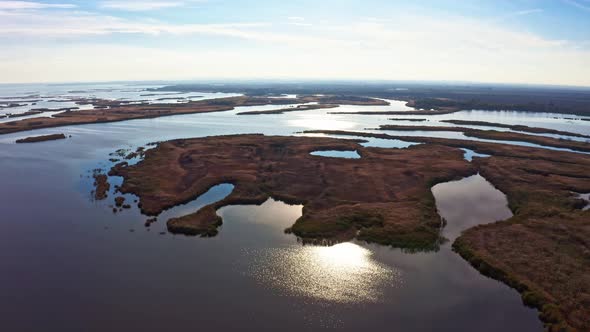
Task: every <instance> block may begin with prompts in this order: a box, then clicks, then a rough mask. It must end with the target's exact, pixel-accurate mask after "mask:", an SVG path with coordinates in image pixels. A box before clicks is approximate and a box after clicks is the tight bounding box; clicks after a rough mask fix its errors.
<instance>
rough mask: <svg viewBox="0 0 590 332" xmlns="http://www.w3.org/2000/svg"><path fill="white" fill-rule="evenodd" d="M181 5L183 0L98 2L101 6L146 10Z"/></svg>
mask: <svg viewBox="0 0 590 332" xmlns="http://www.w3.org/2000/svg"><path fill="white" fill-rule="evenodd" d="M183 5H184V2H181V1H103V2H101V3H100V7H101V8H105V9H116V10H126V11H148V10H157V9H164V8H172V7H180V6H183Z"/></svg>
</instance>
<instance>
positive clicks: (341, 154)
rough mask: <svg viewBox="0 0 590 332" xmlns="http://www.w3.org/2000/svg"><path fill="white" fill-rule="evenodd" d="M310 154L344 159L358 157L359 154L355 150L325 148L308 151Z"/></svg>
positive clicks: (359, 156)
mask: <svg viewBox="0 0 590 332" xmlns="http://www.w3.org/2000/svg"><path fill="white" fill-rule="evenodd" d="M310 154H311V155H312V156H320V157H329V158H344V159H360V158H361V155H360V154H358V152H357V151H356V150H355V151H336V150H325V151H313V152H311V153H310Z"/></svg>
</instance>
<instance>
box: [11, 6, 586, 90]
mask: <svg viewBox="0 0 590 332" xmlns="http://www.w3.org/2000/svg"><path fill="white" fill-rule="evenodd" d="M0 42H1V43H2V45H3V48H2V50H0V82H62V81H110V80H159V79H161V80H174V79H232V78H240V79H243V78H249V79H256V78H278V79H305V78H308V79H378V80H444V81H475V82H505V83H537V84H567V85H585V86H590V0H512V1H504V0H499V1H498V0H496V1H483V0H474V1H445V0H442V1H420V2H417V1H413V2H409V1H392V0H388V1H386V0H363V1H352V0H339V1H337V0H328V1H320V0H315V1H310V0H300V1H289V2H286V1H267V0H248V1H230V0H149V1H143V0H138V1H125V0H98V1H77V0H52V1H1V0H0Z"/></svg>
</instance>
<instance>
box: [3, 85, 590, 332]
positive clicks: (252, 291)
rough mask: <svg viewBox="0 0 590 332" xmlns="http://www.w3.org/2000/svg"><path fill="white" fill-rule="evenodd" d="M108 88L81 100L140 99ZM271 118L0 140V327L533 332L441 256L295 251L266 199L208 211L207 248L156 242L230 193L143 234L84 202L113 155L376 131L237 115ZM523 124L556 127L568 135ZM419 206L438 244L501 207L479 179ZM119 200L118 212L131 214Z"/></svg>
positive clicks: (219, 192) (322, 117)
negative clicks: (248, 136) (160, 144)
mask: <svg viewBox="0 0 590 332" xmlns="http://www.w3.org/2000/svg"><path fill="white" fill-rule="evenodd" d="M109 86H110V85H100V86H94V87H93V89H95V90H94V91H93V92H92V94H96V95H101V96H103V95H104V96H110V97H113V98H127V97H125V96H127V95H129V94H135V95H137V97H136V98H144V97H140V96H139V95H140V94H145V93H146V92H145V91H144V90H141V89H140V88H138V87H136V86H115V87H114V88H113V87H112V86H111V90H110V91H109ZM52 89H53V90H60V91H61V92H60V91H53V90H52ZM88 89H90V88H89V87H88V86H57V87H47V86H40V87H36V86H27V87H26V88H23V87H22V86H21V87H18V88H9V87H6V86H2V89H1V90H2V91H1V92H2V93H3V95H4V96H11V94H12V93H17V92H18V93H20V95H24V94H25V93H28V92H39V93H41V94H49V93H50V92H52V91H53V92H55V93H58V92H59V93H63V94H68V93H72V92H68V91H82V90H88ZM128 90H129V91H131V90H133V92H127V91H128ZM9 93H11V94H9ZM78 93H80V92H78ZM191 95H205V94H202V93H191ZM154 97H156V96H154ZM162 97H164V96H159V98H162ZM399 107H402V106H401V105H397V104H396V105H393V106H389V107H384V108H389V109H391V108H399ZM275 108H276V106H274V107H273V106H271V108H266V107H242V108H240V109H236V110H233V111H228V112H221V113H209V114H193V115H182V116H171V117H165V118H158V119H142V120H133V121H125V122H117V123H107V124H90V125H82V126H71V127H63V128H52V129H44V130H38V131H34V132H23V133H15V134H10V135H3V136H0V183H2V189H0V202H1V203H0V204H1V207H2V212H3V215H2V219H1V221H0V226H1V227H2V231H1V232H0V263H1V266H2V268H1V273H0V285H1V286H0V292H1V294H2V296H1V297H0V310H1V311H2V313H3V319H2V322H0V326H2V327H3V329H4V330H7V331H38V330H59V331H79V330H84V331H104V330H140V329H141V330H146V331H151V330H179V331H184V330H191V331H193V330H195V329H204V330H243V329H244V328H245V327H248V328H249V329H251V330H276V329H281V330H285V331H296V330H310V329H319V328H338V329H340V330H348V331H355V330H360V329H375V330H377V329H378V330H383V329H386V328H387V329H390V328H396V329H399V330H401V331H431V330H432V329H433V327H435V328H436V329H437V330H439V331H459V330H477V331H497V330H507V331H510V330H513V331H539V330H541V324H540V322H539V321H538V319H537V318H536V312H535V311H533V310H530V309H528V308H526V307H524V306H523V305H522V303H521V300H520V297H519V295H518V294H517V293H516V291H514V290H512V289H509V288H508V287H507V286H505V285H503V284H501V283H498V282H496V281H493V280H490V279H488V278H486V277H483V276H481V275H480V274H479V273H478V272H477V271H476V270H474V269H473V268H471V267H470V266H469V265H468V264H467V263H466V262H465V261H464V260H463V259H462V258H461V257H459V256H458V255H457V254H455V253H453V252H452V250H451V248H450V243H446V244H443V245H442V246H441V248H440V250H439V251H438V252H430V253H414V254H411V253H406V252H403V251H401V250H394V249H391V248H388V247H383V246H378V245H367V244H363V243H358V242H351V243H345V244H340V245H336V246H333V247H317V246H302V245H301V244H300V243H299V242H298V241H297V239H296V237H295V236H293V235H289V234H285V233H284V232H283V231H284V229H285V228H286V227H289V226H290V225H292V224H293V223H294V222H295V220H296V219H297V218H298V217H299V216H300V215H301V209H302V206H300V205H296V206H290V205H287V204H285V203H282V202H280V201H275V200H272V199H270V200H269V201H267V202H265V203H264V204H262V205H260V206H229V207H225V208H222V209H220V210H219V211H218V214H219V215H221V216H222V217H223V225H222V226H221V228H220V233H219V235H218V236H216V237H214V238H206V239H204V238H194V237H186V236H173V235H171V234H169V233H167V231H166V226H165V222H166V219H167V218H169V217H173V216H178V215H182V214H186V213H190V212H193V211H194V210H197V209H198V208H200V207H202V206H204V205H206V204H210V203H212V202H215V201H217V200H220V199H222V198H223V197H225V196H226V195H228V194H229V193H230V192H231V190H232V187H231V185H228V184H222V185H219V186H215V187H213V188H211V190H209V191H208V192H207V193H206V194H205V195H203V196H201V197H199V198H198V199H196V200H194V201H193V202H189V203H187V204H186V205H183V206H179V207H175V208H172V209H170V210H168V211H165V212H164V213H163V214H162V215H161V216H160V217H159V218H158V221H157V222H156V223H155V224H153V225H152V226H151V227H149V228H147V227H145V226H144V223H145V220H146V219H147V218H146V217H145V216H142V215H141V214H140V213H139V210H138V208H137V207H136V206H135V204H132V205H133V207H132V208H131V209H128V210H123V211H121V212H118V213H116V214H114V213H113V212H112V208H111V207H110V206H109V205H112V199H113V197H114V195H115V194H114V192H113V189H114V188H113V189H112V190H111V192H110V193H109V198H108V199H107V200H105V201H93V200H92V199H91V197H90V194H89V193H90V191H91V190H92V186H91V184H92V182H93V181H92V179H91V178H90V177H89V175H90V174H89V173H88V171H89V170H92V169H94V168H97V167H102V168H108V167H109V166H110V165H111V164H112V163H110V162H108V161H107V160H108V159H109V158H110V156H109V153H111V152H113V151H115V150H117V149H120V148H126V149H131V150H135V149H136V148H137V147H140V146H145V145H146V144H147V143H149V142H154V141H161V140H168V139H174V138H183V137H197V136H210V135H223V134H236V133H265V134H269V135H291V134H293V133H295V132H299V131H302V130H307V129H329V130H336V129H342V130H363V129H364V128H368V127H373V128H374V127H376V126H378V125H379V124H384V123H387V118H388V117H387V116H357V115H353V116H348V115H332V114H328V113H327V111H326V110H314V111H306V112H293V113H285V114H281V115H272V116H253V117H245V116H236V115H235V114H236V113H237V112H239V111H248V110H261V109H275ZM343 108H344V109H350V108H354V109H375V108H377V109H378V108H379V107H364V108H363V107H343ZM461 113H462V112H461ZM458 114H460V113H457V114H456V115H458ZM533 117H534V116H533V115H530V114H527V115H526V119H532V118H533ZM455 118H456V117H455ZM502 119H503V118H502V117H501V116H498V119H495V118H494V119H493V120H494V121H497V122H498V121H499V120H502ZM535 119H536V118H535ZM489 120H490V121H492V119H489ZM537 121H548V122H547V123H549V124H553V125H557V124H564V123H565V122H563V121H566V120H563V119H562V120H559V119H549V120H545V119H544V118H539V119H537ZM567 121H569V120H567ZM588 124H589V125H590V123H588ZM588 128H589V127H588V125H585V126H584V125H580V127H579V129H580V130H582V129H584V130H585V131H586V132H587V130H588ZM562 129H563V128H562ZM62 132H63V133H66V134H68V135H72V137H71V138H68V139H66V140H60V141H50V142H43V143H38V144H27V145H16V144H14V141H15V140H16V139H18V138H22V137H26V136H30V135H32V134H34V135H44V134H50V133H62ZM431 134H432V133H431ZM435 134H436V133H435ZM367 140H368V141H369V142H368V143H363V144H364V145H367V146H383V147H390V148H405V147H408V146H410V145H413V144H416V143H412V142H411V141H407V142H406V141H398V140H378V139H367ZM117 181H119V182H117ZM111 182H112V184H113V185H114V184H117V183H120V179H116V178H112V179H111ZM433 193H434V195H435V197H436V201H437V206H438V208H439V210H440V212H441V215H442V216H443V217H444V218H445V219H446V220H447V221H448V225H447V227H446V228H445V229H444V231H443V232H444V233H443V235H444V236H446V237H447V238H449V239H451V240H452V239H454V238H455V237H456V236H458V234H460V232H461V231H462V230H464V229H465V228H468V227H471V226H473V225H475V224H478V223H486V222H493V221H495V220H499V219H503V218H507V217H509V216H510V214H509V213H510V212H509V210H507V208H506V201H505V197H504V196H503V195H502V194H501V193H500V192H498V191H497V190H495V189H494V188H493V187H492V186H491V185H489V183H487V182H486V181H485V179H483V178H481V177H479V176H475V177H470V178H467V179H464V180H462V181H458V182H451V183H446V184H440V185H437V186H436V187H435V188H433ZM126 197H127V201H128V202H133V200H134V199H135V198H134V197H133V196H132V195H127V196H126ZM162 233H163V234H162Z"/></svg>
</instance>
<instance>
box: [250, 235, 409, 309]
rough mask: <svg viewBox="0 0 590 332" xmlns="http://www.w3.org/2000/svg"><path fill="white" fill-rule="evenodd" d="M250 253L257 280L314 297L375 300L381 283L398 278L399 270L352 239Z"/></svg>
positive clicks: (378, 296) (320, 298)
mask: <svg viewBox="0 0 590 332" xmlns="http://www.w3.org/2000/svg"><path fill="white" fill-rule="evenodd" d="M254 255H255V256H257V258H256V264H254V265H253V271H252V272H253V274H254V276H255V277H256V278H257V279H258V280H259V281H260V282H261V283H264V284H268V285H270V286H271V287H279V288H282V289H284V290H285V291H287V292H288V293H290V294H292V295H298V296H305V297H310V298H313V299H316V300H323V301H330V302H338V303H361V302H378V301H380V300H381V296H382V292H381V289H382V287H383V286H385V285H390V284H395V283H400V282H401V278H400V273H399V272H397V271H395V270H392V269H391V268H389V267H387V266H385V265H383V264H380V263H378V262H377V261H375V260H374V259H373V258H372V252H371V251H370V250H368V249H366V248H363V247H361V246H359V245H357V244H354V243H340V244H337V245H334V246H331V247H321V246H298V247H289V248H275V249H271V250H269V251H266V252H262V253H260V252H258V253H254Z"/></svg>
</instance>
